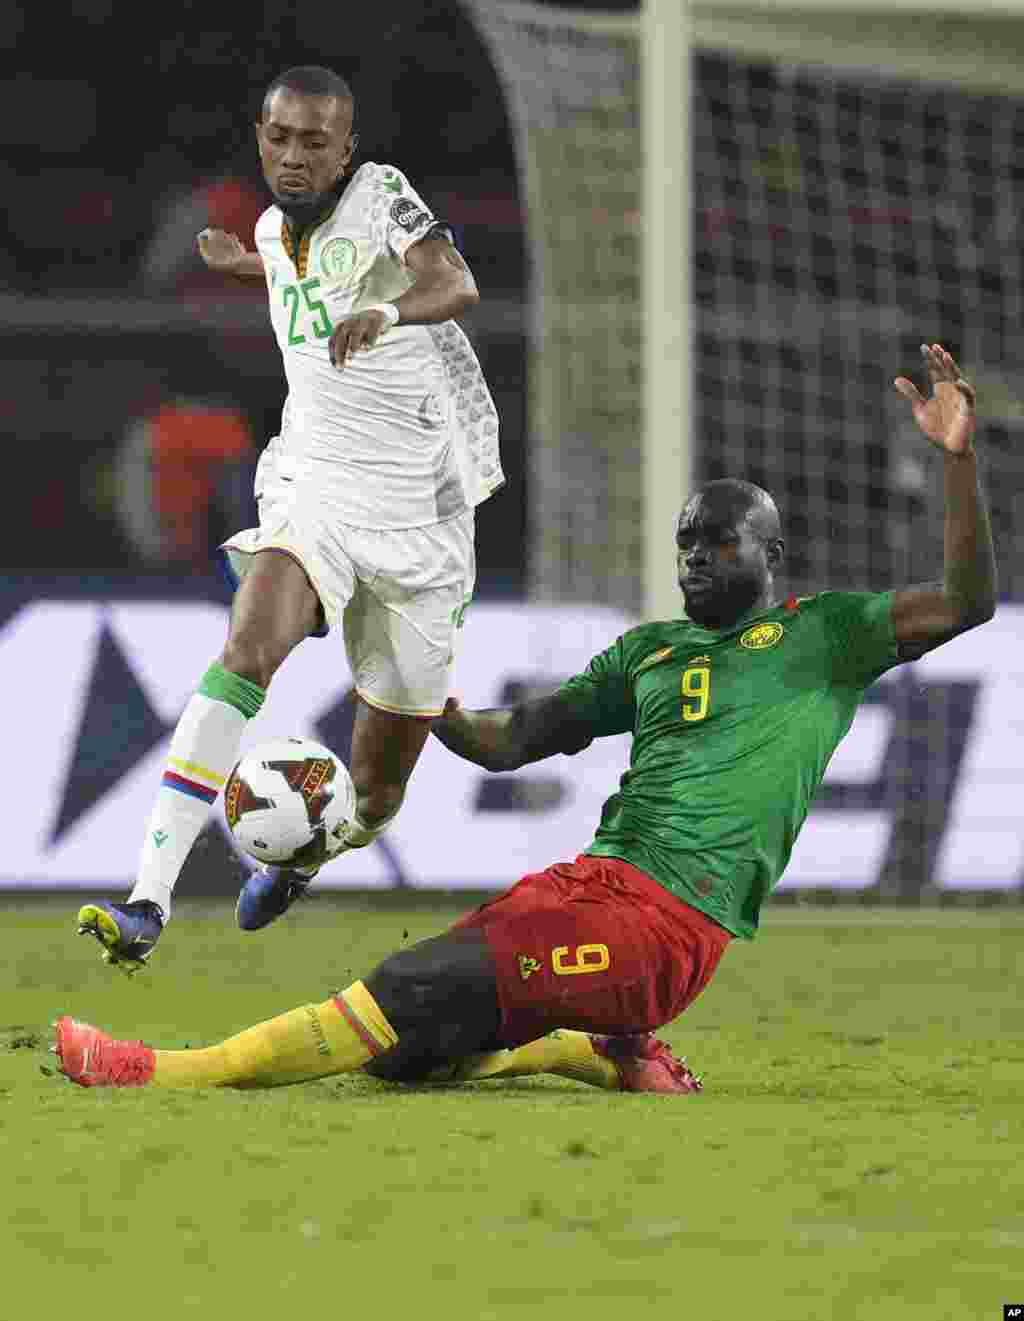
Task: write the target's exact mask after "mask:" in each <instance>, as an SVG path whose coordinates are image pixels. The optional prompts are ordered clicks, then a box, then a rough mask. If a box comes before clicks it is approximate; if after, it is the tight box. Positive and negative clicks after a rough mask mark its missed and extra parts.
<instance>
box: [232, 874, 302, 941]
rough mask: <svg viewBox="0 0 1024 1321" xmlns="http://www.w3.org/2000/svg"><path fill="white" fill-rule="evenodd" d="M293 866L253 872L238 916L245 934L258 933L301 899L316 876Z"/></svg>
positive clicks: (241, 900) (245, 886)
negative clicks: (247, 932)
mask: <svg viewBox="0 0 1024 1321" xmlns="http://www.w3.org/2000/svg"><path fill="white" fill-rule="evenodd" d="M315 875H316V872H313V874H312V875H308V874H307V873H306V872H301V871H296V870H295V868H294V867H275V866H273V865H267V866H266V867H260V868H259V869H258V870H257V871H254V872H253V873H252V875H251V876H250V877H249V879H248V880H247V881H246V883H245V884H244V885H243V886H242V890H241V893H240V894H239V896H238V903H237V904H236V905H235V917H236V918H237V919H238V925H239V926H240V927H241V928H242V930H243V931H259V929H260V927H266V926H269V925H270V923H271V922H274V921H276V920H277V918H279V917H281V915H282V914H284V913H287V911H288V909H289V908H291V906H292V904H293V903H295V901H296V899H301V898H302V897H303V896H304V895H305V893H306V890H307V889H308V888H309V883H310V881H312V879H313V876H315Z"/></svg>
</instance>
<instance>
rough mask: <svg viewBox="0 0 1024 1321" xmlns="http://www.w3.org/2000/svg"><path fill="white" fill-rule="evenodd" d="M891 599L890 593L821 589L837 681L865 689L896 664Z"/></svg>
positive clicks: (896, 656) (896, 648)
mask: <svg viewBox="0 0 1024 1321" xmlns="http://www.w3.org/2000/svg"><path fill="white" fill-rule="evenodd" d="M892 598H893V594H892V592H822V594H821V601H822V605H823V606H824V607H825V612H826V621H827V628H828V635H829V642H830V646H831V652H832V667H833V676H834V678H835V680H836V682H837V683H840V684H843V685H847V686H850V687H856V688H867V686H868V685H869V684H871V683H874V681H875V680H876V679H877V678H878V677H879V676H880V675H882V674H884V673H885V672H886V670H890V669H892V667H893V666H894V665H898V664H899V661H900V655H899V647H898V644H897V642H896V635H895V634H894V632H893V627H892Z"/></svg>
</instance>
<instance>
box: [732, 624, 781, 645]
mask: <svg viewBox="0 0 1024 1321" xmlns="http://www.w3.org/2000/svg"><path fill="white" fill-rule="evenodd" d="M784 632H785V630H784V629H783V627H782V625H781V624H776V623H771V624H755V625H754V627H753V628H748V629H747V631H746V632H745V633H741V634H740V646H741V647H746V649H747V650H748V651H764V650H765V648H766V647H774V646H775V644H776V642H778V641H779V639H780V638H781V637H782V634H783V633H784Z"/></svg>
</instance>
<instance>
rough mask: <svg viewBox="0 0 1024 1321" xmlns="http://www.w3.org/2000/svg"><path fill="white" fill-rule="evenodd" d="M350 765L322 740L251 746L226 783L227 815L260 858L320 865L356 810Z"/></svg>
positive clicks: (241, 843)
mask: <svg viewBox="0 0 1024 1321" xmlns="http://www.w3.org/2000/svg"><path fill="white" fill-rule="evenodd" d="M355 810H356V793H355V789H354V787H353V785H352V780H351V778H350V777H349V773H348V771H347V770H346V769H345V767H344V765H343V764H342V763H341V762H340V761H339V760H338V758H337V757H336V756H335V755H334V753H333V752H331V750H330V748H325V747H324V745H323V744H322V743H314V742H313V740H312V739H308V738H279V739H272V740H271V741H269V742H267V743H261V744H260V745H259V746H258V747H255V748H253V749H252V750H251V751H250V752H247V753H246V754H245V756H244V757H243V758H242V759H241V761H240V762H239V763H238V765H237V766H236V767H235V769H234V770H233V771H232V772H231V774H230V775H229V776H228V780H227V784H225V786H224V815H225V816H226V817H227V822H228V829H229V830H230V831H231V834H232V836H233V837H234V839H235V842H236V843H237V844H238V847H239V848H240V849H241V850H242V852H243V853H247V854H249V856H250V857H252V858H255V859H256V861H257V862H273V863H277V864H279V865H282V866H293V867H316V866H319V865H320V864H321V863H324V862H326V861H327V860H328V859H329V858H333V857H334V855H335V854H336V853H337V852H338V851H339V850H340V849H341V847H342V845H343V844H344V840H345V832H346V828H347V826H348V825H349V823H350V822H351V820H352V818H353V817H354V815H355Z"/></svg>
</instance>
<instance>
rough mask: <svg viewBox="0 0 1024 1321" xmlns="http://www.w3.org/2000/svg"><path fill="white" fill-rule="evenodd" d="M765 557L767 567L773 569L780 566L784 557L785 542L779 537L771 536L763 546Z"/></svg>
mask: <svg viewBox="0 0 1024 1321" xmlns="http://www.w3.org/2000/svg"><path fill="white" fill-rule="evenodd" d="M765 557H766V558H767V560H768V567H769V569H771V570H773V571H774V570H775V569H778V568H780V567H781V565H782V561H783V560H784V559H785V558H786V543H785V542H784V541H783V540H782V538H781V537H772V539H771V541H769V542H768V545H767V546H766V547H765Z"/></svg>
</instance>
